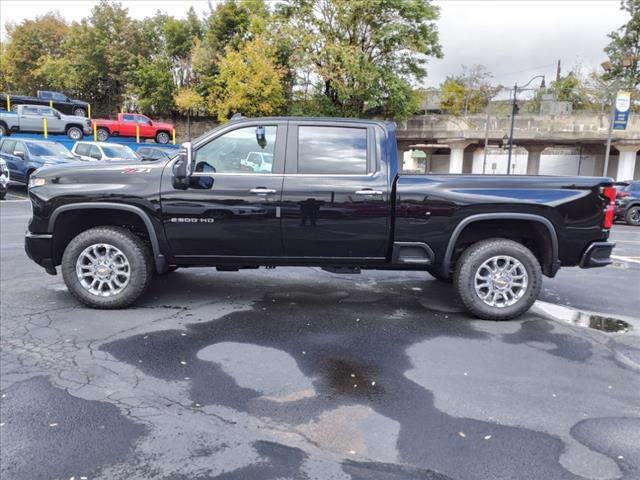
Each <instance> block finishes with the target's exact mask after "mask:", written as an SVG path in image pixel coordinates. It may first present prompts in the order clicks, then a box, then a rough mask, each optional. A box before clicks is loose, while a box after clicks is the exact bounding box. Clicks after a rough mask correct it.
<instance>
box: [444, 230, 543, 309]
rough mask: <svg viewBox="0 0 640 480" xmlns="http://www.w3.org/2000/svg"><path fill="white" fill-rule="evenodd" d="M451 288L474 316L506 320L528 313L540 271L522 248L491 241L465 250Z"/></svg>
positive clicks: (528, 252) (540, 283) (532, 256)
mask: <svg viewBox="0 0 640 480" xmlns="http://www.w3.org/2000/svg"><path fill="white" fill-rule="evenodd" d="M454 286H455V288H456V291H457V293H458V295H459V296H460V299H461V300H462V303H463V304H464V305H465V307H467V309H468V310H469V311H470V312H471V313H472V314H474V315H475V316H477V317H479V318H483V319H486V320H509V319H511V318H515V317H518V316H519V315H522V314H523V313H525V312H526V311H527V310H529V308H531V305H533V303H534V302H535V301H536V298H538V294H539V293H540V288H541V287H542V270H541V268H540V263H539V262H538V259H537V258H536V257H535V256H534V255H533V253H532V252H531V250H529V249H528V248H527V247H525V246H524V245H521V244H519V243H517V242H514V241H512V240H506V239H502V238H492V239H488V240H483V241H480V242H477V243H474V244H473V245H471V246H470V247H469V248H467V249H466V250H465V251H464V253H463V254H462V256H461V257H460V259H459V260H458V261H457V263H456V268H455V272H454Z"/></svg>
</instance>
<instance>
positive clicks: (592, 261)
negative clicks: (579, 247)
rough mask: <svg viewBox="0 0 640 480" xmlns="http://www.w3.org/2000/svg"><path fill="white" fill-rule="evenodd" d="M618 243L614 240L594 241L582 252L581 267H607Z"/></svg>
mask: <svg viewBox="0 0 640 480" xmlns="http://www.w3.org/2000/svg"><path fill="white" fill-rule="evenodd" d="M615 246H616V244H615V243H612V242H593V243H592V244H590V245H589V246H588V247H587V249H586V250H585V251H584V253H583V254H582V258H581V259H580V268H595V267H606V266H607V265H609V264H610V263H611V262H612V261H613V260H611V251H612V250H613V247H615Z"/></svg>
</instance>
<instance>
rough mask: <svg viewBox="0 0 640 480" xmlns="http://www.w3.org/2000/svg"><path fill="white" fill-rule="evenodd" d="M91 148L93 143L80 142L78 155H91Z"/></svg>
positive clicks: (77, 148)
mask: <svg viewBox="0 0 640 480" xmlns="http://www.w3.org/2000/svg"><path fill="white" fill-rule="evenodd" d="M89 150H91V145H89V144H88V143H79V144H78V146H77V147H76V153H77V154H78V155H85V156H89Z"/></svg>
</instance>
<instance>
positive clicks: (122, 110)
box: [120, 105, 124, 113]
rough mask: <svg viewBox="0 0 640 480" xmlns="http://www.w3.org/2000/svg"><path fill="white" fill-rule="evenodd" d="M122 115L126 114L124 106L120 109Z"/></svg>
mask: <svg viewBox="0 0 640 480" xmlns="http://www.w3.org/2000/svg"><path fill="white" fill-rule="evenodd" d="M120 113H124V105H123V106H122V107H120Z"/></svg>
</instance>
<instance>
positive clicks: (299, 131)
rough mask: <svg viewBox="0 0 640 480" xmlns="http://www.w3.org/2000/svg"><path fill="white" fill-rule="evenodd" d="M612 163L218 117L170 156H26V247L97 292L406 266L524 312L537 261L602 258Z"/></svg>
mask: <svg viewBox="0 0 640 480" xmlns="http://www.w3.org/2000/svg"><path fill="white" fill-rule="evenodd" d="M612 185H613V184H612V181H611V179H608V178H592V177H575V178H574V177H545V176H502V175H494V176H489V175H402V174H399V172H398V159H397V153H396V139H395V126H394V124H392V123H385V122H375V121H361V120H347V119H317V118H260V119H240V120H235V121H231V122H229V123H227V124H225V125H222V126H220V127H218V128H216V129H215V130H213V131H211V132H209V133H207V134H205V135H203V136H202V137H200V138H198V139H196V140H194V141H193V142H192V143H187V144H184V145H183V147H182V149H181V150H180V153H179V154H178V155H177V156H176V157H175V158H172V159H170V160H161V161H156V162H145V163H133V164H130V165H129V164H122V163H113V164H111V165H108V164H104V162H102V163H101V164H100V165H97V164H96V165H93V164H86V165H75V164H74V165H72V166H67V167H66V166H58V167H50V168H44V169H41V170H38V171H37V172H35V173H34V174H33V175H31V178H30V188H29V196H30V198H31V202H32V205H33V217H32V219H31V221H30V223H29V229H28V232H27V234H26V251H27V254H28V255H29V257H30V258H31V259H33V260H34V261H35V262H37V263H38V264H40V265H41V266H43V267H44V268H45V269H46V271H47V272H49V273H51V274H55V273H56V267H57V266H58V265H60V266H61V269H62V275H63V277H64V281H65V283H66V285H67V287H68V289H69V291H70V292H71V293H72V294H73V295H74V296H75V297H77V299H78V300H80V301H81V302H83V303H85V304H86V305H89V306H91V307H95V308H122V307H126V306H128V305H130V304H131V303H132V302H134V301H135V300H136V299H137V298H138V297H140V295H142V294H143V293H144V291H145V289H146V288H147V286H148V285H149V282H150V281H151V279H152V277H153V275H154V274H156V275H160V274H164V273H167V272H169V271H171V270H174V269H175V268H182V267H202V266H213V267H216V268H217V269H218V270H222V271H236V270H239V269H245V268H258V267H260V266H265V267H274V266H320V267H323V268H325V269H327V270H329V271H332V272H335V273H359V272H360V270H361V269H384V270H420V271H425V272H429V273H431V274H432V275H433V276H435V277H436V278H438V279H440V280H443V281H452V282H453V283H454V286H455V289H456V291H457V293H458V294H459V295H460V297H461V299H462V301H463V303H464V304H465V306H466V307H467V308H468V309H469V311H470V312H472V313H473V314H474V315H476V316H478V317H481V318H488V319H508V318H513V317H515V316H518V315H520V314H522V313H523V312H525V311H526V310H527V309H529V307H530V306H531V305H532V304H533V302H534V301H535V299H536V297H537V295H538V292H539V291H540V287H541V282H542V275H543V274H544V275H546V276H549V277H553V276H554V275H555V274H556V272H557V271H558V269H559V268H560V266H577V265H579V266H580V267H583V268H589V267H600V266H604V265H607V264H609V263H610V259H609V257H610V253H611V250H612V248H613V246H614V244H612V243H609V242H608V241H607V239H608V236H609V228H610V227H611V224H612V222H613V213H614V212H613V202H614V200H615V189H614V188H613V186H612Z"/></svg>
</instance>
